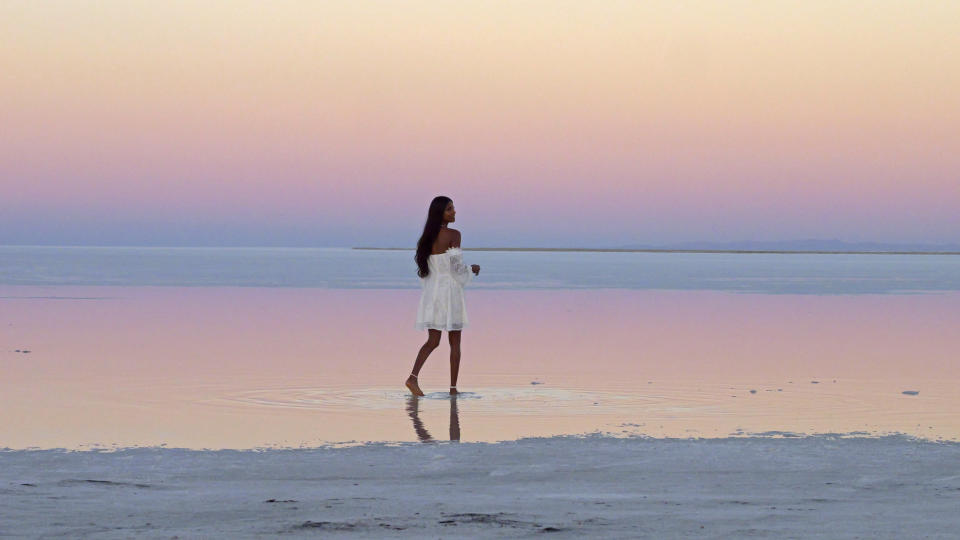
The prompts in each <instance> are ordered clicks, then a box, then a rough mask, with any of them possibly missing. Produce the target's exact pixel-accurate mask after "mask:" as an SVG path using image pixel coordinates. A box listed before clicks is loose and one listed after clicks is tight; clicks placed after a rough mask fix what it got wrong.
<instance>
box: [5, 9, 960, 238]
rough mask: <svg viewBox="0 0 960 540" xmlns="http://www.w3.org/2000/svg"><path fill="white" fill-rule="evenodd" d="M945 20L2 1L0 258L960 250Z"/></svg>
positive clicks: (906, 15) (958, 57)
mask: <svg viewBox="0 0 960 540" xmlns="http://www.w3.org/2000/svg"><path fill="white" fill-rule="evenodd" d="M958 28H960V2H957V1H953V0H943V1H932V0H904V1H890V0H874V1H869V2H868V1H845V0H822V1H821V0H797V1H780V0H753V1H743V0H725V1H723V2H717V1H712V0H711V1H701V2H693V1H681V0H663V1H652V0H651V1H644V2H634V1H631V2H617V1H596V2H583V1H579V0H573V1H560V0H555V1H510V2H498V1H492V0H483V1H467V0H458V1H457V2H446V1H439V0H436V1H379V2H370V1H362V0H350V1H339V2H321V1H307V0H301V1H292V0H272V1H270V2H262V1H247V0H223V1H211V0H193V1H181V0H164V1H163V2H156V1H153V0H150V1H146V0H105V1H98V2H93V1H83V2H81V1H68V0H65V1H58V2H37V1H34V0H3V1H2V2H0V193H2V197H0V243H6V244H128V245H198V244H200V245H304V246H349V245H381V246H386V245H389V246H396V245H401V246H404V245H412V244H413V243H415V241H416V238H417V236H418V235H419V233H420V229H421V228H422V225H423V220H424V218H425V215H426V208H427V204H428V203H429V201H430V199H431V198H432V197H433V196H434V195H437V194H445V195H449V196H451V197H452V198H453V199H454V202H455V204H456V206H457V211H458V219H457V224H456V225H455V226H456V227H458V228H459V229H461V231H462V232H463V235H464V245H465V246H469V245H473V246H481V245H482V246H494V245H500V246H573V247H610V246H616V245H624V244H660V243H669V242H682V241H691V240H703V241H734V240H787V239H795V238H810V237H817V238H842V239H845V240H850V241H871V240H872V241H888V242H929V243H941V242H943V243H945V242H956V241H957V240H958V239H960V31H958Z"/></svg>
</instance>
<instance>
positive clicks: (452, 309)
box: [406, 195, 480, 396]
mask: <svg viewBox="0 0 960 540" xmlns="http://www.w3.org/2000/svg"><path fill="white" fill-rule="evenodd" d="M456 217H457V211H456V209H454V207H453V201H451V200H450V198H449V197H444V196H443V195H441V196H439V197H434V199H433V201H431V202H430V210H429V211H428V212H427V223H426V224H425V225H424V226H423V234H422V235H421V236H420V241H419V242H417V254H416V255H415V256H414V260H416V261H417V268H418V270H417V275H419V276H420V285H421V287H422V288H423V293H422V294H421V296H420V307H419V309H417V322H416V324H415V327H416V328H417V330H426V331H427V342H426V343H424V344H423V347H420V353H419V354H417V360H416V361H415V362H414V363H413V372H412V373H410V376H409V377H407V383H406V384H407V388H409V389H410V391H411V392H413V394H414V395H415V396H422V395H423V391H421V390H420V385H419V384H417V375H419V374H420V368H422V367H423V363H424V362H426V361H427V357H428V356H430V353H431V352H433V350H434V349H436V348H437V347H439V346H440V332H441V331H443V330H446V331H447V337H448V338H449V340H450V395H455V394H457V373H458V372H459V371H460V331H461V330H463V329H464V328H466V327H467V324H468V321H467V309H466V304H465V303H464V300H463V286H464V285H466V284H467V283H469V282H470V280H471V279H472V278H473V276H471V275H470V271H471V270H472V271H473V273H474V274H476V275H479V274H480V265H477V264H474V265H471V267H470V268H469V269H468V268H467V266H466V265H465V264H463V252H462V251H461V250H460V231H458V230H456V229H451V228H450V227H448V226H447V225H448V224H449V223H453V222H454V221H456Z"/></svg>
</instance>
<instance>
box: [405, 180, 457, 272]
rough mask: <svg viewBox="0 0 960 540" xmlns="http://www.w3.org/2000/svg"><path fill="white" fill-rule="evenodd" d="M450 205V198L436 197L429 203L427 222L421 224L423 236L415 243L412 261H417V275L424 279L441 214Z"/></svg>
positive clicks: (428, 268)
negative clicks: (415, 247)
mask: <svg viewBox="0 0 960 540" xmlns="http://www.w3.org/2000/svg"><path fill="white" fill-rule="evenodd" d="M448 204H450V197H445V196H443V195H438V196H436V197H434V198H433V200H432V201H430V209H429V210H427V222H426V223H424V224H423V234H421V235H420V240H419V241H418V242H417V254H416V255H414V256H413V260H415V261H417V275H418V276H420V277H421V278H425V277H427V276H429V275H430V267H428V266H427V259H428V258H429V257H430V252H431V251H433V243H434V242H436V241H437V236H439V235H440V228H441V227H442V226H443V212H444V210H446V209H447V205H448Z"/></svg>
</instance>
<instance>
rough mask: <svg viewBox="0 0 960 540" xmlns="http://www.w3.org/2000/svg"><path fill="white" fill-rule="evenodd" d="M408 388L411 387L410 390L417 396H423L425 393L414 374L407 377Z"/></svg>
mask: <svg viewBox="0 0 960 540" xmlns="http://www.w3.org/2000/svg"><path fill="white" fill-rule="evenodd" d="M407 388H409V389H410V391H411V392H412V393H413V395H415V396H422V395H423V391H422V390H420V385H419V384H417V378H416V377H414V376H413V375H411V376H409V377H407Z"/></svg>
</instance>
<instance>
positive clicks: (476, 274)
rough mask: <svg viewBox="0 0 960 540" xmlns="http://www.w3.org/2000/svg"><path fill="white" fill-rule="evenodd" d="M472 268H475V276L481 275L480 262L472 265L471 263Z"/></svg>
mask: <svg viewBox="0 0 960 540" xmlns="http://www.w3.org/2000/svg"><path fill="white" fill-rule="evenodd" d="M470 269H471V270H473V275H475V276H479V275H480V265H479V264H471V265H470Z"/></svg>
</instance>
